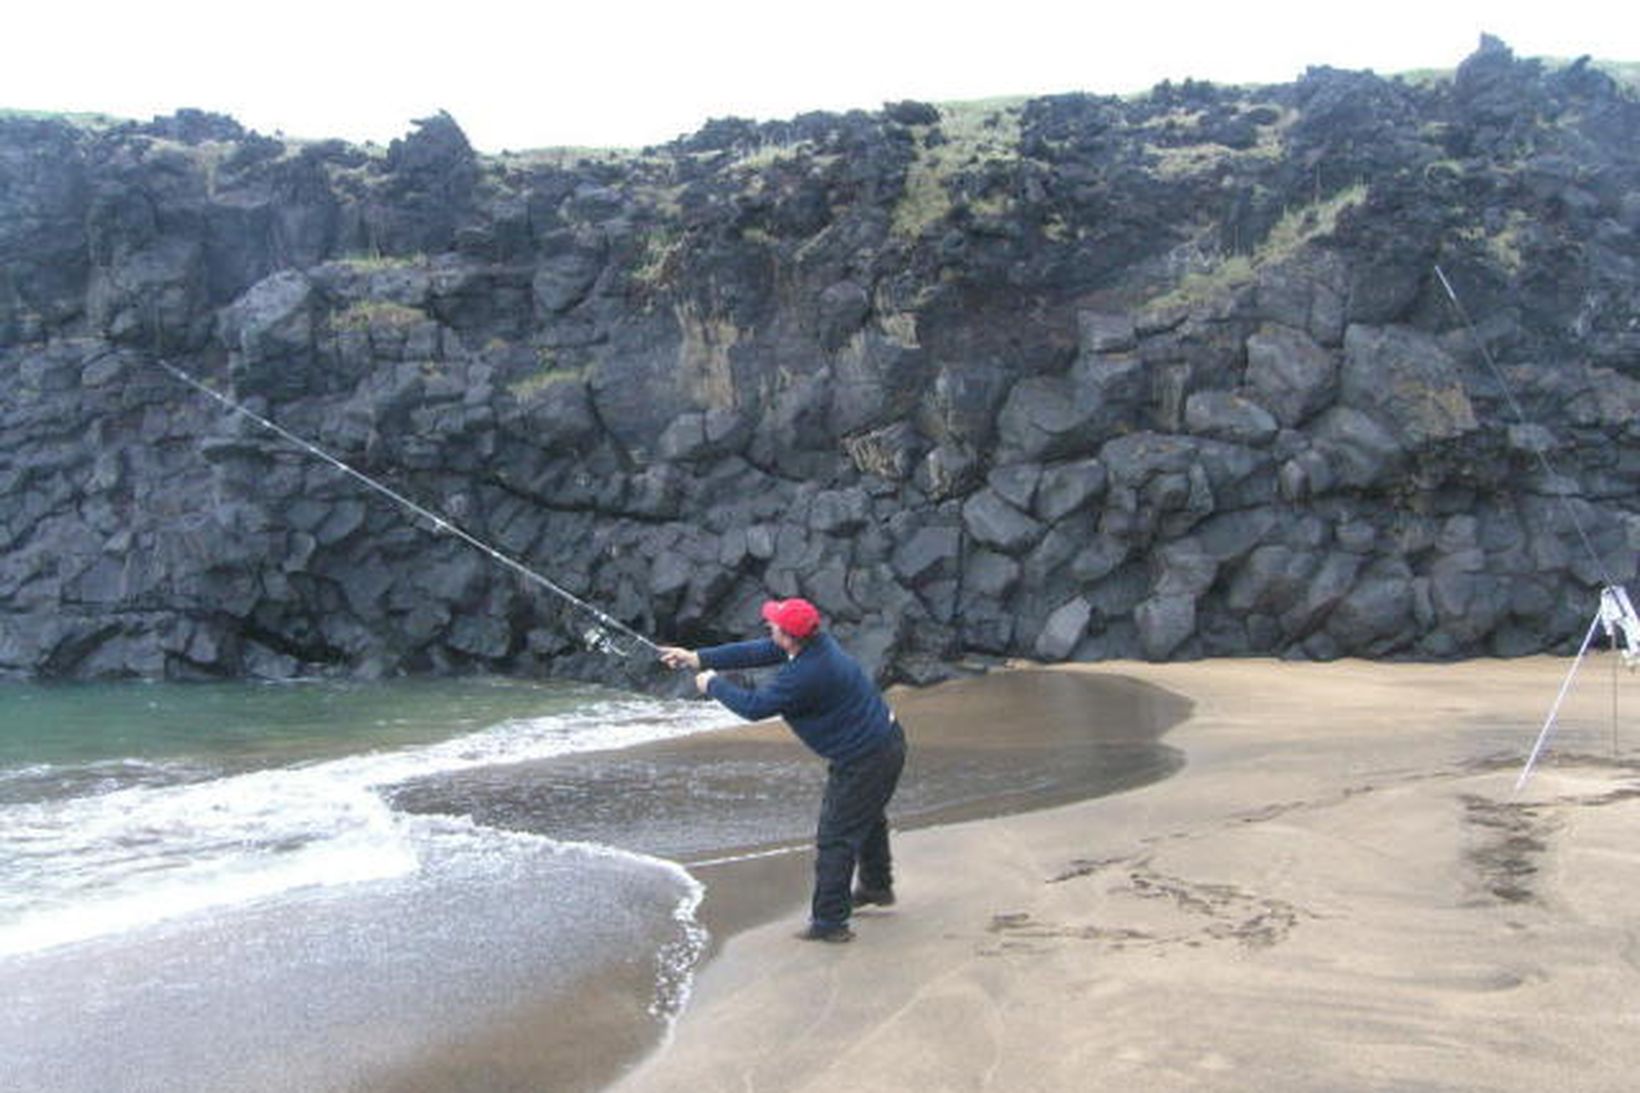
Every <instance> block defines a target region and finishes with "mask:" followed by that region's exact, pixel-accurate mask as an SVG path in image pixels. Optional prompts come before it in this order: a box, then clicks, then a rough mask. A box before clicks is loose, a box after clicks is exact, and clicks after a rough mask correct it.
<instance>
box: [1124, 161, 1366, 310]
mask: <svg viewBox="0 0 1640 1093" xmlns="http://www.w3.org/2000/svg"><path fill="white" fill-rule="evenodd" d="M1366 198H1367V187H1366V184H1365V183H1359V184H1357V185H1354V186H1351V187H1349V188H1348V189H1345V190H1340V191H1339V192H1338V193H1335V194H1333V195H1332V196H1331V197H1329V198H1325V199H1324V200H1321V201H1317V202H1314V203H1313V204H1309V205H1303V206H1300V207H1298V208H1294V209H1289V210H1288V211H1287V214H1286V215H1285V216H1283V217H1282V218H1281V219H1280V220H1279V221H1277V222H1276V225H1275V227H1273V228H1271V229H1270V234H1269V235H1268V236H1267V237H1266V238H1265V240H1264V242H1263V243H1261V244H1260V245H1259V246H1258V248H1257V249H1256V250H1254V251H1253V253H1251V254H1230V255H1225V254H1201V255H1198V259H1199V263H1200V264H1199V265H1198V266H1197V267H1196V268H1194V269H1191V270H1190V271H1188V272H1186V273H1185V274H1184V275H1183V276H1182V277H1180V278H1179V282H1178V284H1177V285H1176V286H1175V287H1174V288H1173V289H1172V290H1171V291H1169V292H1166V293H1163V294H1162V295H1160V296H1157V297H1155V298H1154V299H1152V300H1150V301H1149V303H1148V306H1149V307H1150V308H1152V309H1155V310H1169V309H1173V308H1187V309H1194V308H1198V307H1201V306H1203V305H1205V304H1208V303H1210V302H1212V301H1214V300H1218V299H1222V298H1224V297H1226V296H1227V295H1229V294H1230V293H1232V292H1234V291H1235V290H1236V289H1238V288H1241V287H1243V286H1245V285H1247V284H1250V283H1251V282H1252V281H1253V278H1255V277H1256V276H1257V275H1258V271H1259V270H1260V269H1261V268H1262V267H1264V266H1266V265H1269V264H1271V263H1274V262H1279V261H1281V260H1282V259H1284V258H1288V257H1291V256H1292V255H1293V254H1295V253H1296V252H1297V251H1298V250H1299V248H1301V247H1303V246H1304V245H1305V244H1306V243H1308V242H1309V241H1310V240H1312V239H1315V238H1318V237H1320V236H1323V235H1329V234H1331V233H1332V231H1333V230H1334V228H1336V227H1337V225H1338V218H1339V217H1340V216H1341V215H1343V213H1344V211H1345V210H1346V209H1351V208H1354V207H1355V206H1357V205H1359V204H1361V202H1363V201H1365V200H1366Z"/></svg>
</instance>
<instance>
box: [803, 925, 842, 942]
mask: <svg viewBox="0 0 1640 1093" xmlns="http://www.w3.org/2000/svg"><path fill="white" fill-rule="evenodd" d="M797 940H799V941H829V942H831V943H832V944H833V945H840V944H842V943H843V942H845V941H853V940H854V931H853V930H851V929H849V928H848V927H847V926H810V927H808V928H807V929H804V930H801V931H799V932H798V934H797Z"/></svg>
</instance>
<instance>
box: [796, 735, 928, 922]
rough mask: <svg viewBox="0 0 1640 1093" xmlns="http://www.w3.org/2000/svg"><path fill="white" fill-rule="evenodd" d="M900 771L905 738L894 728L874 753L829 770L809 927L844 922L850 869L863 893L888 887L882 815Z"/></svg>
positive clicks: (888, 858)
mask: <svg viewBox="0 0 1640 1093" xmlns="http://www.w3.org/2000/svg"><path fill="white" fill-rule="evenodd" d="M904 766H905V733H904V732H902V731H901V729H900V726H899V723H898V722H896V723H895V725H894V730H893V733H892V734H891V735H890V737H889V739H888V740H887V741H885V742H884V743H883V745H882V746H881V747H879V748H877V749H876V750H875V751H872V752H869V753H868V754H866V755H862V756H860V757H859V758H857V759H851V760H849V761H848V762H846V763H833V764H831V767H830V769H829V771H828V773H827V775H826V795H825V799H824V800H823V801H822V802H821V805H820V824H819V827H818V829H817V830H816V832H815V836H814V849H815V855H814V903H813V906H812V907H811V909H810V913H809V918H810V921H812V922H813V923H814V925H816V926H819V927H821V928H823V929H825V928H830V927H834V926H841V925H843V924H844V923H845V922H847V921H848V917H849V912H850V911H852V910H853V902H852V900H850V898H849V888H850V886H851V885H852V884H853V881H854V871H855V867H856V866H858V867H859V870H860V884H861V885H862V886H863V887H866V888H888V887H890V886H891V885H892V884H893V883H894V873H893V862H892V858H891V856H890V854H889V849H888V816H887V815H886V814H885V812H884V810H885V809H886V808H887V807H888V801H889V798H891V797H893V796H894V788H895V787H896V786H897V785H899V783H900V771H901V770H902V769H903V768H904Z"/></svg>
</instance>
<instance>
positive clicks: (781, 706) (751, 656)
mask: <svg viewBox="0 0 1640 1093" xmlns="http://www.w3.org/2000/svg"><path fill="white" fill-rule="evenodd" d="M698 653H699V655H700V665H701V667H702V668H715V669H720V670H729V671H733V670H735V669H738V668H767V667H770V666H772V665H775V664H779V665H781V668H780V671H778V672H776V673H775V674H774V678H773V679H770V680H769V681H768V682H767V683H765V684H764V685H763V686H761V687H757V688H755V689H753V690H747V689H746V688H744V687H736V686H735V685H734V684H733V683H730V682H729V681H728V680H726V679H724V678H723V677H722V676H718V677H716V678H715V679H713V680H712V681H711V682H710V683H709V684H707V687H706V693H707V694H708V695H710V696H711V697H713V698H715V699H717V700H718V701H719V702H721V703H723V704H724V705H725V706H727V707H729V709H731V710H733V711H734V712H735V713H737V714H739V715H740V716H741V717H744V718H746V719H747V720H748V721H761V720H763V719H764V718H766V717H775V716H777V715H778V716H780V717H783V718H785V719H786V723H787V724H788V725H790V726H791V727H792V731H793V732H795V733H796V734H797V736H798V739H800V740H802V741H803V743H805V744H807V745H808V746H809V747H810V748H811V749H813V750H814V751H815V752H817V753H818V754H819V755H820V756H822V757H823V758H826V759H829V760H831V761H832V762H834V763H846V762H848V761H849V760H850V759H856V758H858V757H860V756H862V755H865V754H867V753H869V752H871V751H872V750H874V749H876V748H879V747H881V746H882V745H883V743H884V742H885V741H887V740H888V738H889V733H890V727H891V726H892V724H893V721H894V715H893V714H892V713H891V712H890V711H889V708H888V703H886V702H884V701H883V696H882V695H881V694H879V693H878V691H877V688H876V686H875V685H874V684H873V683H872V682H871V680H870V678H869V677H867V675H866V673H865V670H864V669H862V668H861V667H860V665H859V664H857V663H856V662H855V660H854V658H853V657H851V656H849V655H848V654H847V653H845V652H843V648H842V646H840V645H838V644H837V642H836V640H835V639H833V638H832V636H831V635H830V634H827V633H825V632H823V631H822V632H821V633H818V634H816V635H815V636H814V637H812V638H810V639H809V641H808V642H807V643H806V644H805V645H804V646H803V648H801V649H799V650H798V652H797V655H796V656H795V657H792V658H791V659H789V660H788V659H787V658H786V653H785V651H784V650H782V649H781V648H780V646H778V645H776V644H775V643H774V642H773V641H772V640H771V639H769V638H762V639H759V640H757V641H740V642H734V643H733V644H730V645H714V646H712V647H711V648H708V649H701V650H698Z"/></svg>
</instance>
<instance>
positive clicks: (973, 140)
mask: <svg viewBox="0 0 1640 1093" xmlns="http://www.w3.org/2000/svg"><path fill="white" fill-rule="evenodd" d="M1028 101H1029V97H1028V96H1023V95H1021V96H1010V97H1007V98H997V99H975V100H972V101H968V102H954V103H941V104H939V105H938V106H936V107H935V109H936V110H938V111H939V114H940V120H939V124H938V125H930V126H918V127H916V128H917V158H916V160H915V161H914V162H913V163H912V164H911V169H910V170H909V171H907V172H906V178H905V193H904V195H903V196H901V198H900V202H899V204H898V205H896V206H895V208H894V219H893V222H892V224H893V231H894V234H896V235H898V236H900V237H901V238H903V239H915V238H916V237H917V236H918V235H921V234H922V232H923V230H924V229H925V228H927V227H928V226H929V225H930V224H933V223H935V222H937V221H939V220H940V219H941V218H943V217H944V216H945V215H946V214H947V213H949V212H950V211H951V208H952V204H953V202H952V198H951V189H950V184H951V180H952V179H953V178H955V177H956V175H957V174H958V173H960V172H962V171H965V170H971V169H974V168H977V167H982V166H984V165H985V164H986V163H994V162H1011V161H1013V160H1015V159H1018V158H1019V131H1020V116H1021V115H1022V114H1023V113H1024V108H1025V103H1026V102H1028ZM936 134H937V136H936ZM1002 204H1003V203H1002V202H999V203H998V205H997V207H996V208H982V209H979V210H977V211H979V212H981V213H991V214H996V213H1001V212H1005V211H1006V210H1005V209H1004V208H1003V207H1002Z"/></svg>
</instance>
